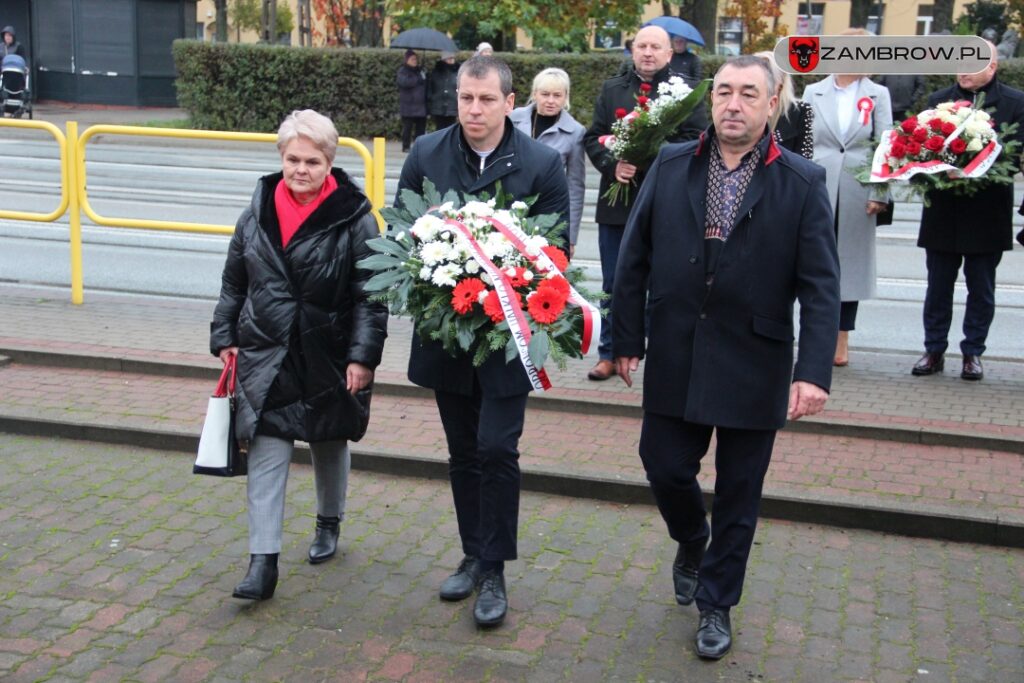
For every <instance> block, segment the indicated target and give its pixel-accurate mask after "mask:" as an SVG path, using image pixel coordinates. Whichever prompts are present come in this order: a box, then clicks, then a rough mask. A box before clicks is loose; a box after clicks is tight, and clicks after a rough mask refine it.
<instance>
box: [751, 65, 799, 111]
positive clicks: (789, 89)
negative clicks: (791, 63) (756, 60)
mask: <svg viewBox="0 0 1024 683" xmlns="http://www.w3.org/2000/svg"><path fill="white" fill-rule="evenodd" d="M754 56H755V57H760V58H761V59H763V60H764V61H765V62H767V63H768V68H769V69H771V70H772V74H774V75H775V84H776V87H778V86H779V85H781V86H782V87H781V88H779V101H778V102H777V103H776V104H775V111H773V112H772V115H771V118H769V119H768V123H769V125H771V127H772V129H774V128H775V126H776V125H777V124H778V122H779V119H780V118H781V117H783V116H788V115H789V108H790V107H792V106H793V103H794V102H796V91H795V90H793V79H792V78H790V76H789V74H787V73H786V72H785V71H783V70H782V69H780V68H779V65H778V64H776V63H775V55H774V54H773V53H771V52H768V51H765V52H755V53H754ZM774 94H775V93H772V95H774Z"/></svg>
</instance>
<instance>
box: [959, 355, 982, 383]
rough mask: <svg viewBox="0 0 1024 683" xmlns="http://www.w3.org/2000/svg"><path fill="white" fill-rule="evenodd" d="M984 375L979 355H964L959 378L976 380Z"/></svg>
mask: <svg viewBox="0 0 1024 683" xmlns="http://www.w3.org/2000/svg"><path fill="white" fill-rule="evenodd" d="M984 376H985V371H984V369H983V368H982V367H981V356H964V369H963V370H962V371H961V372H960V377H961V379H966V380H970V381H972V382H977V381H978V380H979V379H981V378H982V377H984Z"/></svg>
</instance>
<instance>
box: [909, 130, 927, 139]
mask: <svg viewBox="0 0 1024 683" xmlns="http://www.w3.org/2000/svg"><path fill="white" fill-rule="evenodd" d="M911 137H913V138H914V141H915V142H924V141H925V140H927V139H928V129H927V128H915V129H914V134H913V135H912V136H911Z"/></svg>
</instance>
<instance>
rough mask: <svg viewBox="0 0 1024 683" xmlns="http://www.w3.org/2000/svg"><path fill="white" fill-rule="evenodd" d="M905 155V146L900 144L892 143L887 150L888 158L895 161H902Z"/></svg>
mask: <svg viewBox="0 0 1024 683" xmlns="http://www.w3.org/2000/svg"><path fill="white" fill-rule="evenodd" d="M906 154H907V146H906V145H904V144H903V143H902V142H894V143H892V147H890V148H889V156H891V157H893V158H895V159H902V158H903V157H904V156H906Z"/></svg>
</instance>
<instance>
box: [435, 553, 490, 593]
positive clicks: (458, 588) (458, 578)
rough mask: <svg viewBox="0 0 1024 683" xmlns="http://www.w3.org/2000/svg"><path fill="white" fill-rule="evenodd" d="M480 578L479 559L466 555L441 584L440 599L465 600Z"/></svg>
mask: <svg viewBox="0 0 1024 683" xmlns="http://www.w3.org/2000/svg"><path fill="white" fill-rule="evenodd" d="M479 580H480V559H479V558H477V557H471V556H470V555H466V556H465V557H464V558H462V562H460V563H459V568H458V569H456V570H455V573H454V574H452V575H451V576H449V577H448V578H447V579H445V580H444V583H442V584H441V599H442V600H465V599H466V598H468V597H469V596H470V595H472V594H473V589H474V588H476V583H477V581H479Z"/></svg>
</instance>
